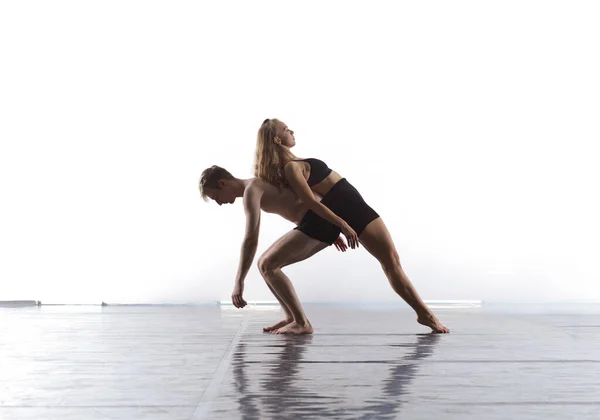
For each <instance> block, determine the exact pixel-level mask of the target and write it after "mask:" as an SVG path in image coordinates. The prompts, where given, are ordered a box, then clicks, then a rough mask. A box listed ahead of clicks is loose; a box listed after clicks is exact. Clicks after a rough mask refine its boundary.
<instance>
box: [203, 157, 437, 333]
mask: <svg viewBox="0 0 600 420" xmlns="http://www.w3.org/2000/svg"><path fill="white" fill-rule="evenodd" d="M199 189H200V193H201V195H202V198H203V199H204V200H207V199H212V200H214V201H215V202H216V203H217V204H219V205H222V204H225V203H226V204H233V203H234V202H235V199H236V198H238V197H243V203H244V212H245V214H246V229H245V235H244V240H243V242H242V248H241V254H240V262H239V267H238V271H237V275H236V279H235V283H234V289H233V293H232V295H231V299H232V302H233V305H234V306H235V307H237V308H243V307H244V306H246V301H245V300H244V298H243V293H244V280H245V278H246V275H247V274H248V270H249V269H250V265H251V264H252V261H253V260H254V256H255V255H256V249H257V246H258V235H259V231H260V213H261V210H263V211H265V212H267V213H274V214H278V215H280V216H281V217H283V218H284V219H286V220H289V221H290V222H292V223H294V224H295V225H298V224H299V223H300V221H301V220H302V218H303V216H304V215H305V213H306V212H307V211H308V208H307V206H306V205H305V204H304V203H303V202H302V201H301V200H300V199H299V198H298V197H297V196H296V194H295V193H294V192H293V190H292V189H290V188H277V187H276V186H274V185H272V184H270V183H268V182H266V181H264V180H262V179H260V178H249V179H239V178H236V177H234V176H233V175H231V173H229V171H227V170H226V169H224V168H222V167H219V166H216V165H213V166H211V167H209V168H207V169H205V170H204V171H203V172H202V175H201V177H200V182H199ZM315 197H316V198H317V199H320V197H318V196H317V195H316V194H315ZM334 245H335V246H336V248H337V249H338V250H340V251H345V250H346V249H347V245H346V243H345V242H344V240H343V239H342V238H341V236H340V237H338V238H337V240H336V241H335V242H334ZM328 246H329V244H328V243H325V242H321V241H319V240H317V239H314V238H311V237H310V236H308V235H306V234H304V233H303V232H300V231H298V230H293V231H292V232H288V233H286V234H285V235H284V236H282V237H281V238H279V239H278V240H277V241H275V243H273V244H272V245H271V246H270V247H269V248H268V249H267V250H266V251H265V252H264V253H263V254H262V255H261V257H260V258H259V259H258V269H259V271H260V273H261V275H262V276H263V278H264V279H265V282H266V284H267V286H268V287H269V289H270V290H271V292H272V293H273V295H274V296H275V298H276V299H277V301H278V302H279V303H280V305H281V308H282V309H283V311H284V313H285V319H284V320H282V321H280V322H278V323H277V324H275V325H273V326H271V327H265V328H264V329H263V331H266V332H272V333H275V334H311V333H312V332H313V331H314V330H313V327H312V325H311V324H310V322H309V321H308V318H307V317H306V315H305V313H304V309H303V308H302V305H301V304H300V301H299V299H298V297H297V295H296V292H295V290H294V287H293V285H292V283H291V282H290V280H289V278H288V277H287V276H286V275H285V274H284V273H283V272H282V271H281V269H282V268H283V267H285V266H288V265H290V264H293V263H296V262H299V261H303V260H305V259H307V258H309V257H311V256H313V255H315V254H316V253H318V252H319V251H321V250H323V249H325V248H327V247H328ZM382 264H383V263H382ZM398 264H399V262H398ZM398 268H399V269H401V267H398ZM402 273H403V272H402ZM401 283H402V284H392V288H393V289H394V290H397V289H398V288H400V289H401V292H402V293H398V292H397V293H398V294H399V295H400V296H401V297H402V298H403V299H404V300H405V301H406V302H407V303H408V304H409V305H410V306H411V307H412V308H413V309H414V310H415V312H416V313H417V321H418V322H419V323H421V324H423V325H425V326H428V327H430V328H431V329H432V330H433V331H434V332H448V329H447V328H446V327H444V326H443V325H442V324H441V323H439V321H438V320H437V318H436V317H435V316H434V315H433V313H432V312H431V310H429V308H427V306H426V305H425V303H424V302H423V301H422V300H421V298H420V297H419V295H418V293H417V292H416V290H415V289H414V287H413V285H412V284H411V283H410V281H409V280H408V278H407V277H406V276H405V275H404V278H403V279H402V282H401ZM400 289H398V290H400ZM286 302H289V303H286Z"/></svg>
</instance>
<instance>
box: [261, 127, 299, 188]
mask: <svg viewBox="0 0 600 420" xmlns="http://www.w3.org/2000/svg"><path fill="white" fill-rule="evenodd" d="M295 145H296V139H295V138H294V132H293V131H292V130H290V129H289V128H288V126H287V125H286V124H285V123H284V122H282V121H279V120H277V119H275V118H273V119H269V118H267V119H266V120H264V121H263V123H262V125H261V126H260V128H259V129H258V136H257V138H256V153H255V159H254V176H257V177H259V178H262V179H264V180H265V181H268V182H270V183H271V184H274V185H277V186H287V185H288V183H287V181H286V180H285V176H284V174H283V165H285V164H286V163H287V162H288V161H290V160H292V159H295V158H296V156H294V154H293V153H292V152H291V150H290V149H291V148H292V147H294V146H295Z"/></svg>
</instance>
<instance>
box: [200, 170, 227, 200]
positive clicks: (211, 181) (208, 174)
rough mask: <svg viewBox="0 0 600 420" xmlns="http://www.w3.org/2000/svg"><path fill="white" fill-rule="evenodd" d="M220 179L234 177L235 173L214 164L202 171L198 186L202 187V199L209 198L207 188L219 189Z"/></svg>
mask: <svg viewBox="0 0 600 420" xmlns="http://www.w3.org/2000/svg"><path fill="white" fill-rule="evenodd" d="M220 179H233V175H231V174H230V173H229V171H228V170H227V169H225V168H221V167H220V166H217V165H213V166H211V167H210V168H206V169H205V170H204V171H202V175H200V182H199V183H198V188H199V189H200V194H201V195H202V199H203V200H204V201H207V200H208V198H207V196H206V189H207V188H210V189H213V190H218V189H219V184H218V182H219V180H220Z"/></svg>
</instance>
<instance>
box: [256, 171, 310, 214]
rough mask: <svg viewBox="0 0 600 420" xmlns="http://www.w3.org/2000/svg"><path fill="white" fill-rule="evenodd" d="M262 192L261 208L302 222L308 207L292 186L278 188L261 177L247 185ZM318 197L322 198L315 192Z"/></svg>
mask: <svg viewBox="0 0 600 420" xmlns="http://www.w3.org/2000/svg"><path fill="white" fill-rule="evenodd" d="M250 188H252V189H255V190H257V191H260V192H262V197H261V200H260V208H261V210H262V211H264V212H267V213H274V214H278V215H279V216H281V217H283V218H284V219H286V220H289V221H290V222H292V223H294V224H298V223H300V220H302V217H303V216H304V214H305V213H306V211H307V210H308V207H307V206H306V205H305V204H304V203H303V202H302V200H300V199H299V198H298V197H297V196H296V194H295V193H294V191H293V190H292V189H291V188H277V187H276V186H274V185H272V184H270V183H268V182H266V181H263V180H262V179H260V178H254V179H252V180H251V181H250V182H249V183H248V185H247V187H246V190H248V189H250ZM315 197H316V198H317V199H320V197H319V196H318V195H316V194H315Z"/></svg>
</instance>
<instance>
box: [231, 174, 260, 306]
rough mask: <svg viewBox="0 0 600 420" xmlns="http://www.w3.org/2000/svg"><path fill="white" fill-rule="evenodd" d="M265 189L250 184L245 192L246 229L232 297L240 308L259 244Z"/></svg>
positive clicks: (242, 304)
mask: <svg viewBox="0 0 600 420" xmlns="http://www.w3.org/2000/svg"><path fill="white" fill-rule="evenodd" d="M262 194H263V191H262V190H261V189H260V188H257V187H254V186H253V185H249V186H248V188H246V191H245V192H244V199H243V200H244V212H245V213H246V231H245V234H244V240H243V242H242V249H241V252H240V263H239V266H238V271H237V275H236V277H235V287H234V291H233V294H232V296H231V299H232V301H233V304H234V305H235V306H236V307H238V308H243V307H244V306H245V305H246V302H245V301H244V299H243V298H242V295H243V293H244V280H245V279H246V275H247V274H248V271H249V270H250V266H251V265H252V261H253V260H254V255H255V254H256V248H257V246H258V233H259V231H260V200H261V197H262Z"/></svg>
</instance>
